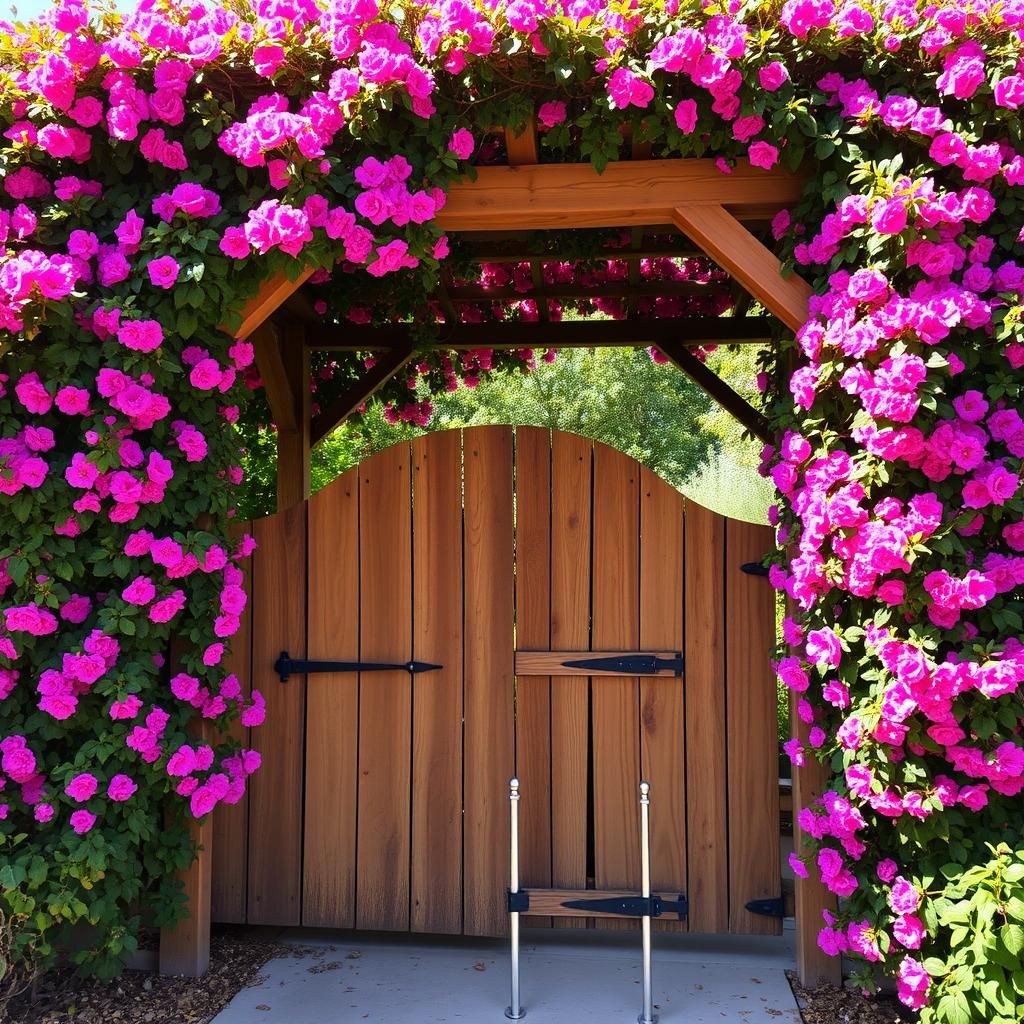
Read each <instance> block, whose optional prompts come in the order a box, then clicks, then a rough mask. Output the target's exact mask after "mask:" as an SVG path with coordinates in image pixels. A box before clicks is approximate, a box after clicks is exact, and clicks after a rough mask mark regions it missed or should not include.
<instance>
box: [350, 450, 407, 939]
mask: <svg viewBox="0 0 1024 1024" xmlns="http://www.w3.org/2000/svg"><path fill="white" fill-rule="evenodd" d="M410 455H411V453H410V450H409V445H408V444H407V443H404V444H396V445H394V446H393V447H391V448H387V449H385V450H384V451H382V452H380V453H379V454H377V455H375V456H373V458H371V459H368V460H367V461H366V462H364V463H363V464H362V465H361V466H360V467H359V596H360V623H359V656H360V658H361V659H362V660H364V661H404V660H405V659H406V658H408V657H409V651H410V650H411V647H412V579H411V576H412V522H411V509H410V503H411V493H410V484H409V479H410V470H409V460H410ZM411 741H412V680H411V677H410V675H409V673H408V672H373V673H368V674H366V675H362V676H360V679H359V793H358V803H359V811H358V818H359V823H358V828H357V838H356V864H357V865H358V870H357V872H356V927H357V928H376V929H387V930H397V931H406V930H407V929H408V927H409V830H410V822H409V809H410V795H411V794H410V780H409V775H410V763H409V762H410V756H409V751H410V743H411Z"/></svg>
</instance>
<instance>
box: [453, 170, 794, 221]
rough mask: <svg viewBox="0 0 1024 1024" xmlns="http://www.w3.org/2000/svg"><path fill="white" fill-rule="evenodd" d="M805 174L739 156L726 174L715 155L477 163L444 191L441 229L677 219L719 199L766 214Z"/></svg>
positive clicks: (754, 215)
mask: <svg viewBox="0 0 1024 1024" xmlns="http://www.w3.org/2000/svg"><path fill="white" fill-rule="evenodd" d="M802 189H803V178H801V177H800V176H799V175H796V174H791V173H789V172H788V171H784V170H781V169H779V168H775V169H773V170H770V171H765V170H761V169H759V168H756V167H752V166H751V165H750V164H749V163H748V162H746V161H740V162H739V163H738V164H737V165H736V167H735V168H733V171H732V173H731V174H728V175H727V174H723V173H722V172H721V171H720V170H719V169H718V168H717V167H716V165H715V162H714V161H713V160H699V159H690V160H626V161H619V162H613V163H610V164H608V166H607V167H606V168H605V170H604V172H603V173H602V174H598V173H597V171H596V170H595V169H594V167H593V165H591V164H533V165H523V166H518V167H478V168H476V180H474V181H463V182H460V183H457V184H455V185H453V186H452V187H451V188H450V189H449V191H448V199H447V202H446V204H445V207H444V209H443V210H441V212H440V213H439V214H438V217H437V224H438V226H439V227H440V228H441V229H442V230H444V231H488V230H489V231H494V230H499V231H500V230H502V229H504V230H508V231H521V230H523V229H533V230H540V229H553V228H605V227H631V226H633V225H635V224H637V225H650V224H664V223H674V218H673V213H674V211H675V209H676V208H677V207H681V206H684V205H688V204H711V205H716V206H717V205H721V206H725V207H727V208H728V209H730V210H732V211H733V212H734V213H735V214H736V216H737V217H739V218H740V219H741V220H764V219H766V218H769V217H772V216H773V215H774V214H775V213H776V212H778V211H779V210H780V209H782V208H784V207H786V206H791V205H793V204H795V203H796V202H797V201H798V200H799V199H800V195H801V192H802Z"/></svg>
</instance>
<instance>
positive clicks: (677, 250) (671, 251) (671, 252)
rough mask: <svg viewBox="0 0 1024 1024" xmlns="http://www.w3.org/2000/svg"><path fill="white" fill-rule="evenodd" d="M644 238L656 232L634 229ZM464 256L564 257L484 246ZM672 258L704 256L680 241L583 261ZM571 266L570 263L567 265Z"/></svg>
mask: <svg viewBox="0 0 1024 1024" xmlns="http://www.w3.org/2000/svg"><path fill="white" fill-rule="evenodd" d="M634 230H635V231H640V232H641V233H642V234H644V235H650V234H654V233H655V232H654V231H651V230H649V229H644V228H634ZM675 230H676V229H675V227H674V226H672V227H667V228H666V229H665V231H666V232H669V231H671V232H675ZM460 255H465V256H466V257H468V258H469V259H470V260H472V261H473V262H474V263H529V262H531V261H532V260H539V261H540V262H541V263H561V262H563V257H562V255H561V254H560V253H557V252H551V253H537V252H529V251H528V250H527V249H523V248H511V249H506V250H502V249H498V248H495V247H493V246H487V245H484V244H479V245H472V246H468V247H467V248H465V249H462V250H460ZM666 256H667V257H669V258H671V259H676V260H686V259H694V258H695V257H698V256H704V253H703V252H701V250H700V249H697V248H695V247H694V246H692V245H687V244H686V242H685V240H684V239H680V242H679V244H678V245H661V246H658V245H647V246H644V245H641V247H640V248H638V249H632V248H626V249H602V250H601V251H600V252H598V253H596V254H594V255H593V256H587V257H585V258H583V259H580V260H579V262H582V263H604V262H605V261H606V260H607V261H614V260H651V259H660V258H662V257H666ZM566 262H568V261H566ZM572 262H577V257H575V256H573V257H572Z"/></svg>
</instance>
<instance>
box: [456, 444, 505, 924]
mask: <svg viewBox="0 0 1024 1024" xmlns="http://www.w3.org/2000/svg"><path fill="white" fill-rule="evenodd" d="M463 459H464V464H465V467H464V476H465V485H464V492H465V497H464V501H465V513H464V514H465V520H464V522H465V534H464V545H465V547H464V552H465V555H464V557H465V592H464V600H465V627H464V628H465V715H466V721H465V731H464V737H465V754H464V757H465V761H464V774H463V786H464V793H465V826H464V827H465V845H464V853H463V872H464V873H463V884H464V925H463V931H464V932H465V934H467V935H501V934H503V933H504V931H505V929H506V927H507V919H508V915H507V913H506V909H505V888H506V886H507V884H508V882H507V864H508V861H507V860H506V854H505V851H506V850H508V842H509V839H508V801H507V799H506V794H507V793H508V789H507V786H508V780H509V778H510V777H511V775H512V772H513V770H514V767H515V751H514V739H513V685H514V677H513V643H514V637H513V627H514V607H513V600H514V586H515V583H514V579H513V560H514V550H513V545H514V539H513V520H512V430H511V428H510V427H475V428H473V429H470V430H466V431H465V432H464V434H463Z"/></svg>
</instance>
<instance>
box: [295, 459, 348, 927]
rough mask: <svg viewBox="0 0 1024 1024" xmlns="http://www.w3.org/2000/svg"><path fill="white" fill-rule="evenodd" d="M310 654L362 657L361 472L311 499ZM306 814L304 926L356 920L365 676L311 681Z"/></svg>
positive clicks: (344, 675)
mask: <svg viewBox="0 0 1024 1024" xmlns="http://www.w3.org/2000/svg"><path fill="white" fill-rule="evenodd" d="M308 634H309V636H308V652H309V657H310V658H322V659H325V660H344V659H351V660H356V659H358V657H359V471H358V469H353V470H350V471H349V472H347V473H345V474H344V475H343V476H341V477H340V478H339V479H337V480H335V481H334V483H332V484H330V485H329V486H327V487H325V488H324V489H323V490H321V491H319V492H318V493H317V494H315V495H314V496H313V497H312V498H311V499H310V500H309V616H308ZM306 685H307V698H306V699H307V715H306V818H305V843H304V846H303V899H302V923H303V924H304V925H306V926H307V927H320V928H352V927H353V926H354V925H355V904H356V899H355V896H356V893H355V882H356V793H357V787H358V756H357V755H358V751H359V678H358V676H357V675H356V673H355V672H344V673H342V672H337V673H335V672H331V673H317V674H315V675H311V676H310V677H309V679H308V682H307V684H306Z"/></svg>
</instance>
